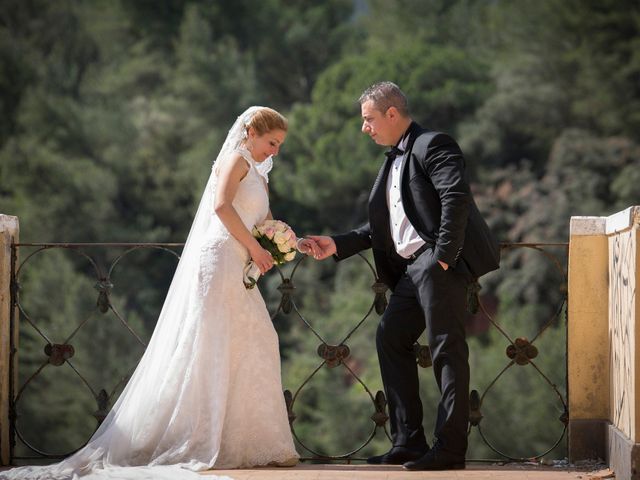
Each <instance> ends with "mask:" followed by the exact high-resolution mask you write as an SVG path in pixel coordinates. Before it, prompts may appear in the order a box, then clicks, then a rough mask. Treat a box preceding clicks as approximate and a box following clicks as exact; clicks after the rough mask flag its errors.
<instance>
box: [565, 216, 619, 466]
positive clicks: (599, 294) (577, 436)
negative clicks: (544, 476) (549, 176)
mask: <svg viewBox="0 0 640 480" xmlns="http://www.w3.org/2000/svg"><path fill="white" fill-rule="evenodd" d="M608 261H609V260H608V244H607V236H606V217H572V218H571V223H570V238H569V271H568V288H569V291H568V305H567V309H568V312H567V317H568V331H567V363H568V406H569V459H570V460H571V461H572V462H573V461H577V460H583V459H596V458H601V459H603V460H604V459H605V458H606V457H607V437H606V435H607V428H608V424H609V421H608V419H609V410H610V406H609V405H610V403H609V400H610V399H609V378H610V373H609V342H608V341H607V338H608V335H609V330H608V329H609V323H608V312H609V310H608V307H609V297H608V291H609V289H608V282H609V279H608V265H609V263H608Z"/></svg>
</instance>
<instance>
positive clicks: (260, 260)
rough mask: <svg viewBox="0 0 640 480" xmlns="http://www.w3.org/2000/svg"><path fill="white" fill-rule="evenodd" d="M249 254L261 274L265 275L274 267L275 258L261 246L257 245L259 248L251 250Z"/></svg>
mask: <svg viewBox="0 0 640 480" xmlns="http://www.w3.org/2000/svg"><path fill="white" fill-rule="evenodd" d="M256 243H257V242H256ZM249 254H250V255H251V260H253V263H255V264H256V265H257V266H258V268H259V269H260V273H262V274H263V275H264V274H265V273H267V272H268V271H269V270H271V268H272V267H273V257H272V256H271V254H270V253H269V252H268V251H267V250H265V249H264V248H262V247H261V246H260V244H257V247H254V248H253V249H252V250H250V251H249Z"/></svg>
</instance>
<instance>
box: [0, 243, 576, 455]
mask: <svg viewBox="0 0 640 480" xmlns="http://www.w3.org/2000/svg"><path fill="white" fill-rule="evenodd" d="M182 246H183V245H182V244H16V245H14V246H13V247H12V252H13V255H14V256H13V260H14V261H13V271H12V282H11V295H12V304H13V305H15V306H16V307H17V309H18V311H19V315H20V319H21V320H22V321H23V322H24V326H23V328H30V329H32V331H33V332H34V334H35V335H36V336H37V337H40V338H41V339H42V340H43V342H44V351H45V354H46V359H44V361H42V362H41V363H40V364H39V365H38V366H37V367H36V368H35V370H34V371H33V372H32V373H31V375H30V376H28V378H26V379H25V380H24V381H23V382H22V384H21V385H20V386H17V385H12V386H11V388H12V390H11V397H12V398H13V401H12V402H11V406H10V409H11V411H10V414H11V425H10V427H11V432H12V437H14V445H15V438H18V439H19V440H20V441H21V442H22V443H23V444H24V445H25V446H26V447H27V448H29V449H30V450H31V451H32V452H33V453H34V454H36V455H38V456H39V457H45V458H61V457H64V456H66V455H68V454H70V453H73V452H66V453H63V454H53V453H51V452H45V451H42V450H41V449H39V448H38V447H37V446H35V445H32V443H31V442H30V441H29V440H28V439H25V438H24V436H23V435H22V433H21V431H20V425H19V419H20V415H19V411H20V401H21V399H22V397H23V394H24V392H25V390H26V389H27V388H29V386H30V385H31V383H32V382H33V380H34V379H35V378H37V377H38V376H39V375H40V374H41V373H42V372H43V370H44V369H45V368H47V367H48V366H49V365H52V366H56V367H57V368H69V369H70V370H71V372H73V374H74V375H76V376H77V378H78V380H79V381H80V383H81V384H82V385H84V387H85V388H86V389H87V391H88V392H89V393H90V394H91V396H92V397H93V398H94V399H95V402H96V410H95V412H94V413H93V416H94V417H95V419H96V420H97V424H98V425H99V424H100V423H101V422H102V421H103V420H104V418H105V417H106V415H107V413H108V411H109V408H110V405H112V404H113V403H114V401H115V398H116V393H117V392H118V391H119V390H120V389H121V387H122V386H123V385H124V384H125V383H126V381H127V380H128V378H129V376H130V375H131V373H132V372H133V369H134V368H135V365H132V366H131V369H130V371H129V372H128V373H127V374H126V375H124V376H122V377H121V378H120V379H119V380H118V381H117V382H116V384H115V385H114V386H113V387H112V388H111V389H106V388H98V387H97V386H94V385H92V384H91V382H89V380H88V379H87V378H86V377H85V376H83V375H82V372H81V370H80V369H79V368H78V367H77V366H76V365H75V363H74V362H75V357H76V354H77V352H76V351H75V348H74V346H73V344H72V343H71V342H72V341H73V340H74V338H75V336H76V334H77V333H78V332H80V331H82V329H83V328H84V327H85V325H87V323H89V322H93V321H94V318H95V315H94V314H93V312H87V315H86V316H85V317H84V318H82V319H77V322H78V323H77V325H76V326H75V328H72V330H71V332H69V333H68V334H67V335H66V337H65V338H64V340H63V341H62V342H54V341H53V340H52V339H51V338H50V337H49V335H48V334H47V332H46V331H45V330H44V328H43V327H42V325H41V324H40V323H39V322H38V321H37V319H34V318H32V317H31V316H30V314H29V312H28V311H26V310H25V308H23V305H22V304H21V302H20V294H21V293H20V292H21V290H20V283H19V278H20V274H21V272H22V270H23V268H24V267H25V265H27V264H28V263H29V262H30V261H31V259H32V258H33V257H34V256H36V255H38V254H40V253H41V252H44V251H47V250H51V249H64V250H67V251H71V252H73V253H75V254H77V255H78V256H79V258H80V259H84V260H85V261H86V262H87V264H88V265H89V266H90V268H91V270H92V271H93V274H94V275H95V278H94V281H95V285H94V287H95V289H96V290H97V291H98V297H97V300H96V307H95V308H96V310H97V312H99V313H100V314H101V315H107V314H110V315H113V316H114V317H115V318H116V319H117V320H118V321H119V323H120V324H121V325H122V327H123V328H124V329H126V331H127V332H128V333H129V334H130V335H131V336H132V337H133V338H134V339H135V341H136V343H138V344H139V345H140V346H141V347H142V348H144V347H146V343H145V342H144V341H143V339H142V338H141V336H140V335H139V334H138V332H136V330H135V328H134V326H132V325H131V324H130V323H129V322H127V320H126V318H125V317H124V315H122V314H121V313H120V311H119V309H118V308H117V307H116V305H114V301H113V297H112V292H113V291H114V288H115V284H116V282H114V280H113V272H114V269H115V267H116V266H117V265H119V264H120V263H121V262H122V261H123V259H124V258H125V257H127V256H128V255H129V254H131V253H132V252H134V251H138V250H140V249H145V250H148V249H155V250H159V251H165V252H169V253H170V254H171V255H174V256H175V257H176V258H179V255H178V254H177V253H176V251H175V249H177V248H180V247H182ZM558 246H559V247H564V248H566V244H504V245H502V249H503V253H507V252H509V251H512V250H514V249H523V248H524V249H531V250H533V251H536V252H539V253H541V254H542V255H543V256H544V257H545V258H547V259H548V260H550V261H551V262H552V263H553V265H554V266H555V268H556V269H557V270H558V271H559V272H560V274H561V278H562V281H561V282H560V283H561V285H560V290H561V291H562V293H563V296H564V298H563V300H562V302H561V304H560V305H559V306H558V308H557V310H556V312H555V314H554V315H553V316H552V318H550V319H549V320H548V321H546V322H545V323H544V324H543V325H542V326H541V328H540V330H539V331H538V332H537V333H536V334H535V335H534V336H533V338H532V339H531V340H529V339H528V338H526V337H524V336H520V337H515V339H512V337H511V336H510V335H509V334H508V333H507V331H506V329H505V328H504V327H503V326H502V325H500V324H499V323H498V322H497V321H496V320H495V319H494V318H493V317H492V315H491V314H490V312H489V310H488V309H487V308H486V307H485V305H484V304H483V301H482V297H481V296H480V295H479V292H480V285H479V284H477V283H476V284H471V285H470V288H469V289H468V292H467V301H468V306H469V310H470V311H471V312H474V311H478V312H480V313H481V314H482V315H483V316H484V317H486V318H487V319H488V321H489V322H490V324H491V326H492V327H493V328H495V329H496V330H497V331H498V332H499V333H500V334H501V335H502V336H503V337H504V338H505V339H506V340H507V347H506V354H507V357H508V360H507V364H506V365H505V366H504V368H503V369H502V370H501V371H500V372H499V373H498V374H497V376H496V377H495V378H494V379H493V380H492V381H491V382H490V383H489V385H487V386H486V388H485V389H484V391H483V392H482V393H480V392H479V391H478V390H473V391H472V392H471V393H470V428H469V432H470V433H471V431H472V430H473V429H474V428H476V429H477V430H478V432H479V434H480V436H481V438H482V440H483V441H484V442H485V443H486V444H487V445H488V446H489V447H490V448H491V449H492V450H493V451H494V452H495V453H496V454H498V455H499V456H500V457H502V458H506V459H509V460H516V461H520V460H531V459H538V458H540V457H542V456H543V455H546V454H547V453H548V452H550V451H551V450H553V449H554V448H555V447H556V446H557V445H558V444H559V443H560V442H561V441H562V439H563V438H564V436H565V432H566V428H567V427H566V425H567V422H568V409H567V405H566V401H565V399H564V397H563V395H562V394H561V393H560V391H559V389H558V387H557V386H556V385H555V384H553V382H552V381H551V380H550V379H549V378H548V377H547V376H546V375H545V374H544V373H543V372H542V371H541V369H540V368H539V366H538V365H537V364H536V363H535V360H536V359H537V357H538V347H537V346H536V345H535V343H536V341H537V340H538V339H539V338H540V336H541V335H542V334H543V333H544V332H545V331H546V330H547V329H548V327H549V326H550V325H551V324H552V323H553V321H554V320H555V319H557V318H558V317H559V316H560V314H561V312H563V310H564V306H565V302H566V273H565V271H564V268H563V267H562V265H561V263H560V261H559V260H558V258H557V257H556V256H554V255H552V254H551V253H549V252H548V251H546V250H545V248H546V247H558ZM95 247H108V248H111V249H122V250H123V251H122V252H121V253H120V254H119V255H117V256H116V257H115V259H114V260H113V261H111V263H110V265H109V267H108V268H102V266H101V265H100V263H99V262H98V261H97V260H96V259H95V258H94V256H92V255H89V254H88V253H87V252H86V250H87V249H90V248H95ZM19 249H24V250H25V251H28V250H27V249H35V250H34V251H31V252H30V253H29V254H28V255H27V256H26V257H25V258H24V260H22V262H21V263H20V264H19V265H18V264H17V261H16V259H17V253H18V250H19ZM358 257H359V260H357V261H364V262H365V264H366V266H368V271H369V272H370V274H371V276H372V279H373V283H372V285H371V290H372V292H373V298H372V300H371V304H370V305H369V307H368V308H367V310H366V311H365V312H363V313H362V316H361V317H360V319H359V320H358V321H357V322H356V323H355V325H352V326H351V327H350V328H349V330H348V332H347V333H346V334H345V335H344V336H343V337H342V338H341V339H339V341H337V342H335V343H329V342H328V341H327V340H325V338H323V336H322V335H321V334H320V333H319V332H318V331H317V330H316V329H314V327H313V326H312V324H311V323H310V322H309V321H308V320H307V319H306V318H305V316H304V315H303V313H302V311H301V309H300V307H299V305H298V304H297V303H296V286H295V285H294V277H295V274H296V272H297V271H298V269H299V267H300V266H301V265H303V264H304V262H305V261H306V259H307V257H301V258H299V259H298V260H297V261H296V262H294V264H293V269H292V271H291V272H290V274H289V276H288V277H287V276H285V275H284V273H283V271H282V270H281V269H280V268H275V269H274V271H276V272H277V273H278V275H279V277H280V281H281V282H280V285H279V286H278V287H277V290H278V291H279V293H280V301H279V303H278V305H277V307H276V308H275V311H273V312H272V319H275V317H276V316H277V315H278V314H285V315H291V316H293V317H292V318H294V319H297V320H299V321H300V322H302V325H304V327H305V328H306V329H308V331H309V333H310V334H311V335H314V336H315V337H316V338H317V340H318V341H319V342H320V343H319V346H318V348H317V352H316V353H317V355H319V357H320V360H319V363H318V364H317V365H316V366H315V367H314V368H312V369H311V371H310V372H309V374H308V375H307V376H306V377H305V378H304V379H303V381H302V382H301V384H300V385H299V386H298V387H297V388H295V389H291V390H285V391H284V399H285V403H286V407H287V413H288V418H289V423H290V425H291V430H292V433H293V435H294V438H295V439H296V441H297V442H298V444H299V445H300V447H301V448H302V449H304V450H305V451H306V452H308V453H309V454H311V456H312V457H311V458H313V459H324V460H334V459H335V460H337V459H347V460H353V459H358V458H357V456H356V455H357V454H358V452H360V451H361V450H362V449H363V448H365V447H366V446H367V445H368V444H369V443H370V442H371V441H372V440H373V438H374V437H375V436H376V435H377V433H378V432H379V431H380V432H381V433H382V434H383V435H386V437H387V438H389V433H388V431H387V421H388V419H389V417H388V414H387V412H386V406H387V400H386V397H385V394H384V393H383V392H382V391H378V392H376V394H375V395H373V393H372V392H371V390H370V389H369V388H368V387H367V385H366V384H365V383H364V382H363V380H362V379H361V377H360V375H359V374H358V373H357V369H356V368H354V365H355V364H354V363H353V362H354V360H352V358H351V353H352V352H351V347H350V346H349V345H348V342H349V340H350V339H351V338H352V336H353V335H354V334H355V333H356V332H357V331H358V329H359V328H360V327H361V326H362V325H363V324H364V323H365V322H367V321H369V322H371V321H374V322H375V321H377V319H376V318H375V316H374V315H372V314H373V313H374V312H375V313H376V314H377V315H382V314H383V313H384V311H385V309H386V307H387V297H386V292H387V287H386V285H384V284H383V283H381V282H380V281H379V280H378V278H377V277H376V273H375V269H374V268H373V266H372V265H371V263H370V262H369V260H368V259H367V258H366V257H365V256H363V255H359V256H356V257H354V258H358ZM565 316H566V310H565ZM17 320H18V319H15V318H13V317H12V318H11V329H12V330H11V331H12V332H13V331H14V329H15V328H17ZM565 320H566V317H565ZM12 338H13V337H12ZM17 348H18V346H17V345H14V344H13V343H12V345H11V349H12V350H11V351H12V356H11V359H10V368H11V371H12V372H14V371H15V369H16V363H15V354H16V352H17ZM371 348H373V342H371ZM309 353H310V354H311V352H309ZM414 353H415V356H416V363H417V364H418V365H419V366H420V367H423V368H427V367H429V366H431V364H432V360H431V352H430V350H429V347H428V346H427V345H420V344H419V343H416V344H415V345H414ZM514 365H520V366H522V367H523V368H532V369H533V370H534V371H535V372H536V373H537V374H539V375H540V377H541V378H542V379H543V380H544V382H545V383H546V384H547V385H548V386H549V388H550V389H551V390H552V392H553V393H554V394H555V396H556V397H557V398H558V400H559V402H560V404H561V405H562V410H563V413H562V415H561V416H560V418H559V420H560V421H561V422H562V423H563V425H564V428H563V430H562V433H561V434H560V436H559V438H558V439H557V441H556V442H555V444H553V445H551V446H550V448H548V449H547V450H546V451H545V452H544V453H540V454H534V455H530V456H528V457H527V458H521V457H518V456H517V455H511V454H509V453H506V452H501V451H499V450H498V449H497V448H496V447H495V446H494V445H492V444H491V442H490V441H489V439H488V438H487V437H486V435H485V433H484V432H483V430H482V427H483V426H484V427H486V425H485V423H486V420H485V421H484V423H483V418H485V417H484V416H483V413H482V411H481V409H482V407H483V402H484V401H485V399H486V396H487V394H488V393H489V392H490V391H491V390H492V389H493V388H494V387H495V385H496V384H497V383H498V382H499V381H500V379H501V378H502V376H503V375H504V373H505V372H506V371H508V370H509V369H510V368H511V367H512V366H514ZM323 367H327V368H329V369H331V371H332V372H334V374H336V372H342V374H343V375H346V376H348V377H350V378H351V379H353V381H354V382H356V383H357V384H359V385H360V386H361V387H362V389H363V393H364V394H365V395H366V396H367V397H368V399H369V400H368V401H371V405H372V407H373V413H372V414H371V417H370V418H371V421H372V422H373V425H372V426H371V431H370V433H369V434H368V435H367V436H366V438H363V439H362V442H361V443H360V444H359V445H355V446H354V447H353V448H350V449H349V451H347V452H344V453H326V452H319V451H317V450H316V449H315V448H313V447H312V446H310V445H308V443H309V440H308V439H306V438H303V436H301V434H299V433H298V432H297V431H296V428H295V422H296V419H297V415H296V407H297V402H300V401H301V400H300V398H301V393H302V392H303V391H304V390H305V388H307V386H308V385H309V383H310V382H311V381H312V379H313V378H314V376H315V375H317V374H318V372H320V371H321V370H322V369H323ZM518 371H520V370H518ZM516 394H517V393H516V392H514V395H516ZM514 428H517V427H514ZM14 445H12V456H13V448H14ZM82 446H83V445H79V446H78V448H81V447H82ZM13 458H29V457H15V456H13Z"/></svg>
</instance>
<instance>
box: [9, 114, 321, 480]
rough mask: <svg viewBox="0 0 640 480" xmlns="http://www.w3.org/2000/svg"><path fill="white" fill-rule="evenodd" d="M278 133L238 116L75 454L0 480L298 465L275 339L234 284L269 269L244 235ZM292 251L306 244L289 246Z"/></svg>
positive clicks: (263, 195) (270, 120)
mask: <svg viewBox="0 0 640 480" xmlns="http://www.w3.org/2000/svg"><path fill="white" fill-rule="evenodd" d="M286 133H287V121H286V119H285V118H284V117H283V116H282V115H280V114H279V113H278V112H276V111H275V110H272V109H270V108H266V107H251V108H249V109H248V110H246V111H245V112H244V113H242V114H241V115H240V116H239V117H238V119H237V120H236V122H235V123H234V124H233V126H232V127H231V130H230V131H229V134H228V135H227V138H226V140H225V142H224V145H223V146H222V149H221V151H220V153H219V154H218V157H217V159H216V161H215V163H214V164H213V168H212V172H211V175H210V177H209V180H208V182H207V186H206V188H205V191H204V194H203V196H202V199H201V201H200V205H199V207H198V210H197V213H196V217H195V220H194V222H193V225H192V226H191V230H190V232H189V236H188V238H187V242H186V244H185V247H184V250H183V253H182V256H181V259H180V262H179V263H178V267H177V269H176V272H175V275H174V277H173V280H172V282H171V286H170V288H169V292H168V294H167V297H166V299H165V302H164V305H163V307H162V311H161V313H160V317H159V318H158V322H157V325H156V327H155V331H154V332H153V336H152V337H151V340H150V342H149V346H148V347H147V349H146V351H145V353H144V355H143V356H142V359H141V360H140V363H139V364H138V367H137V368H136V370H135V372H134V373H133V375H132V377H131V379H130V380H129V383H128V384H127V386H126V387H125V389H124V391H123V392H122V395H120V398H119V399H118V401H117V402H116V404H115V405H114V406H113V409H112V410H111V412H110V413H109V415H108V416H107V417H106V419H105V420H104V422H103V423H102V425H101V426H100V428H98V430H97V431H96V432H95V434H94V435H93V437H92V438H91V439H90V440H89V442H88V443H87V445H86V446H85V447H83V448H82V449H81V450H79V451H78V452H77V453H76V454H74V455H72V456H71V457H69V458H67V459H65V460H64V461H62V462H60V463H57V464H54V465H49V466H44V467H42V466H38V467H33V466H32V467H20V468H16V469H13V470H9V471H5V472H1V473H0V479H21V480H22V479H24V480H28V479H31V480H44V479H55V480H61V479H75V478H78V477H81V478H82V479H85V478H86V479H103V478H119V479H135V480H141V479H151V478H153V479H162V478H166V479H172V480H176V479H183V478H184V479H191V478H200V477H199V475H197V474H195V473H194V472H196V471H201V470H207V469H211V468H242V467H253V466H260V465H277V466H292V465H295V464H296V463H297V461H298V454H297V453H296V450H295V448H294V445H293V439H292V436H291V431H290V429H289V423H288V417H287V411H286V407H285V402H284V397H283V393H282V381H281V378H280V356H279V349H278V337H277V334H276V332H275V330H274V328H273V324H272V323H271V320H270V317H269V313H268V312H267V309H266V306H265V303H264V301H263V299H262V297H261V296H260V293H259V291H258V289H253V290H247V289H245V287H244V285H243V282H242V279H243V269H244V267H245V265H246V264H247V262H248V261H249V260H250V259H251V260H253V262H254V263H255V264H256V265H257V266H258V268H260V271H261V272H262V273H264V272H266V271H267V270H269V269H270V268H271V267H272V266H273V261H272V257H271V255H270V254H269V252H268V251H266V250H265V249H263V248H262V247H261V246H260V244H259V243H258V242H257V240H256V239H255V238H254V237H253V236H252V235H251V229H252V227H253V226H254V225H256V224H259V223H261V222H262V221H263V220H265V219H267V218H272V217H271V212H270V210H269V199H268V190H267V182H268V173H269V171H270V170H271V167H272V157H273V156H274V155H277V153H278V150H279V148H280V146H281V145H282V143H283V142H284V140H285V137H286ZM299 248H300V249H301V251H303V250H304V251H309V252H311V251H312V250H313V249H314V245H313V244H312V242H310V241H307V240H300V241H299ZM85 475H86V476H85ZM207 478H210V477H207ZM211 478H214V477H211Z"/></svg>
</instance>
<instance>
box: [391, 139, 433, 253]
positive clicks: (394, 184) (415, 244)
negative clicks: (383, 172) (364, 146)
mask: <svg viewBox="0 0 640 480" xmlns="http://www.w3.org/2000/svg"><path fill="white" fill-rule="evenodd" d="M407 143H409V135H406V136H405V137H404V138H403V139H402V140H401V141H400V143H399V144H398V148H399V149H400V150H406V148H407ZM403 158H404V157H403V155H398V156H397V157H396V158H395V160H394V161H393V164H392V165H391V170H390V171H389V178H388V179H387V205H388V206H389V224H390V227H391V238H392V239H393V244H394V246H395V248H396V252H398V255H400V256H401V257H404V258H409V257H410V256H411V254H413V253H414V252H415V251H416V250H418V249H419V248H420V247H422V246H423V245H424V244H425V243H426V242H425V241H424V240H423V239H422V237H420V235H418V232H417V231H416V229H415V228H414V227H413V225H411V222H410V221H409V219H408V218H407V214H406V213H405V211H404V206H403V205H402V196H401V195H400V180H401V179H400V171H401V169H402V160H403Z"/></svg>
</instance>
